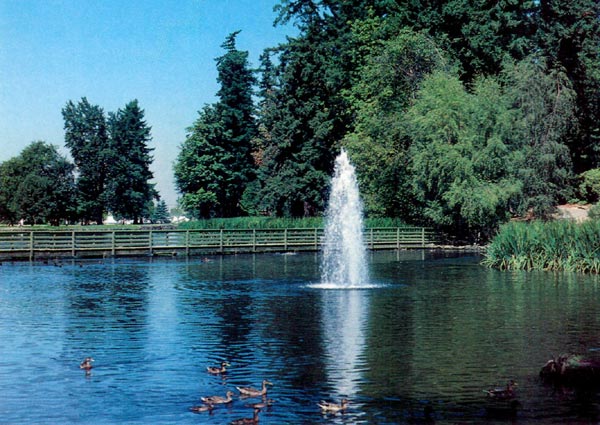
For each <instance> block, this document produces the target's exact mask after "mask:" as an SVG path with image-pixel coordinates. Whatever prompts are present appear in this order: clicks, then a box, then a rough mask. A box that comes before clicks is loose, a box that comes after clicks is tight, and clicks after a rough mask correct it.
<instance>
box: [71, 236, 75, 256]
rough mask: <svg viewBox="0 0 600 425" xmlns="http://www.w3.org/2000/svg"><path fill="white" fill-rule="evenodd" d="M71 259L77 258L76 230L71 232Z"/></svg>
mask: <svg viewBox="0 0 600 425" xmlns="http://www.w3.org/2000/svg"><path fill="white" fill-rule="evenodd" d="M71 257H75V230H73V231H72V232H71Z"/></svg>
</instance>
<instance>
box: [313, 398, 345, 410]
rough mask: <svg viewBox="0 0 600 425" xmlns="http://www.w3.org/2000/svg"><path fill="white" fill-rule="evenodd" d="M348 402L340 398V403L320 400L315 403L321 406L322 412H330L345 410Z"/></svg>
mask: <svg viewBox="0 0 600 425" xmlns="http://www.w3.org/2000/svg"><path fill="white" fill-rule="evenodd" d="M348 404H350V402H349V401H348V400H347V399H345V398H343V399H342V401H341V403H340V404H337V403H332V402H330V401H320V402H319V403H317V405H318V406H319V407H320V408H321V410H322V411H323V412H331V413H335V412H341V411H344V410H346V409H347V408H348Z"/></svg>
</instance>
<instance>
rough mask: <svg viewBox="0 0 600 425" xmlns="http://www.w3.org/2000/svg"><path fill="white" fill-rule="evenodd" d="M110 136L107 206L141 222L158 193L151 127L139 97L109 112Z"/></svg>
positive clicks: (122, 215)
mask: <svg viewBox="0 0 600 425" xmlns="http://www.w3.org/2000/svg"><path fill="white" fill-rule="evenodd" d="M108 129H109V136H110V145H111V149H110V154H111V155H112V156H113V157H112V161H111V163H110V168H109V173H108V181H107V196H106V197H107V201H108V204H107V206H108V208H109V209H110V210H111V211H112V212H113V213H114V214H115V215H117V216H120V217H124V218H128V219H133V221H134V223H136V224H137V223H139V222H140V220H141V218H142V215H143V213H144V210H145V208H146V204H147V203H148V202H149V201H151V200H152V199H153V198H156V197H157V196H158V193H157V192H156V190H155V188H154V184H152V183H150V182H149V180H150V179H152V177H153V175H152V172H151V171H150V165H151V164H152V159H153V158H152V156H151V152H152V150H153V149H152V148H149V147H148V143H149V142H150V141H151V140H152V138H151V135H150V127H149V126H148V125H147V123H146V121H144V111H143V110H142V109H141V108H140V107H139V104H138V101H137V100H133V101H131V102H129V103H128V104H127V105H126V106H125V108H124V109H120V110H118V111H117V112H116V113H110V114H109V117H108Z"/></svg>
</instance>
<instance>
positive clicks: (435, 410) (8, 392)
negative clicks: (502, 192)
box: [0, 251, 600, 424]
mask: <svg viewBox="0 0 600 425" xmlns="http://www.w3.org/2000/svg"><path fill="white" fill-rule="evenodd" d="M208 260H210V261H203V259H200V258H192V259H189V260H184V259H164V260H160V259H159V260H157V259H139V260H105V261H104V262H98V261H82V262H71V261H69V262H63V263H61V264H57V265H53V264H52V263H50V264H41V263H34V264H29V263H21V264H10V263H4V264H3V265H2V266H1V267H0V423H52V424H55V423H176V422H177V423H208V424H225V423H229V422H231V421H232V420H234V419H238V418H243V417H248V418H249V417H252V409H251V408H249V407H247V404H248V403H251V402H256V401H260V399H250V400H243V399H240V398H239V397H238V395H237V390H235V387H236V386H247V385H250V386H254V387H258V386H260V383H261V382H262V380H263V379H268V380H269V381H271V382H273V384H274V385H273V386H272V387H270V388H269V392H268V398H269V399H273V400H274V403H273V405H272V406H271V407H269V408H268V409H263V410H262V411H261V412H260V414H259V416H260V423H265V424H286V423H300V424H319V423H322V424H329V423H340V424H355V423H365V424H396V423H425V422H426V420H427V418H426V416H425V413H424V412H425V411H426V410H429V411H430V412H432V413H431V415H430V416H431V418H432V419H434V420H435V421H436V422H437V423H449V424H450V423H452V424H454V423H482V422H494V421H496V422H498V423H504V422H505V421H506V419H505V418H504V416H505V412H502V411H500V412H496V411H494V410H491V409H490V408H489V402H488V401H487V400H486V397H485V394H484V392H483V390H485V389H486V388H489V387H491V386H499V385H504V383H505V382H506V381H507V380H508V379H514V380H516V381H517V382H518V384H519V387H518V399H519V403H520V405H519V408H518V411H517V412H516V415H517V416H516V417H517V421H518V422H519V423H565V422H570V423H596V422H597V420H598V418H599V417H600V414H599V413H598V412H599V411H600V410H599V409H600V407H599V406H600V404H599V403H598V402H599V399H598V394H597V393H595V392H592V393H586V394H584V395H582V394H580V393H578V392H575V391H568V390H561V391H557V390H556V389H554V388H549V387H547V386H544V385H543V384H542V383H541V382H540V381H539V378H538V372H539V369H540V368H541V366H542V365H543V364H544V363H545V362H546V360H548V359H549V358H551V357H553V356H556V355H558V354H560V353H563V352H573V351H574V352H579V353H593V352H595V351H597V350H598V349H599V348H600V314H598V313H599V306H600V304H599V302H600V298H599V295H600V286H599V283H598V279H597V278H595V277H589V276H582V275H575V274H549V273H501V272H498V271H494V270H488V269H485V268H483V267H480V266H479V265H478V260H479V258H478V257H474V256H469V255H462V256H461V255H457V254H444V255H441V254H435V253H427V252H420V251H418V252H400V253H398V252H394V251H390V252H379V253H375V254H370V258H369V261H370V274H371V281H372V282H373V283H376V284H377V285H378V287H377V288H371V289H362V290H325V289H318V288H313V287H311V286H310V285H311V284H315V283H318V282H319V263H320V258H319V256H318V255H316V254H298V255H275V254H273V255H244V256H227V257H210V258H209V259H208ZM86 356H92V357H93V358H94V359H95V362H94V369H93V370H92V373H91V374H90V375H86V373H85V372H84V371H83V370H81V369H79V363H80V362H81V360H82V359H83V358H84V357H86ZM222 360H227V361H229V363H230V364H231V366H230V367H229V368H228V372H227V374H226V376H224V377H219V376H212V375H209V374H208V373H207V372H206V366H208V365H217V364H219V363H220V362H221V361H222ZM228 390H233V391H234V392H235V393H236V396H235V397H234V401H233V402H232V403H231V404H230V405H228V406H217V407H216V408H215V409H214V410H213V412H212V413H201V414H196V413H192V412H190V411H189V408H190V407H191V406H194V405H199V404H200V400H199V399H200V397H201V396H207V395H223V396H224V395H225V393H226V391H228ZM342 397H347V398H348V399H349V400H350V402H351V405H350V408H349V409H348V410H347V411H346V412H345V413H344V414H336V415H331V414H327V415H323V414H321V412H320V411H319V408H318V407H317V402H318V401H319V400H321V399H326V400H332V401H339V400H340V399H341V398H342Z"/></svg>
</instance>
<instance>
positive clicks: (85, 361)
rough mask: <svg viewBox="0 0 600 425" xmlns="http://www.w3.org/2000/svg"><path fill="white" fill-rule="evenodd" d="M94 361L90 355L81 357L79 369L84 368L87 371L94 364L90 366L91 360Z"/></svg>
mask: <svg viewBox="0 0 600 425" xmlns="http://www.w3.org/2000/svg"><path fill="white" fill-rule="evenodd" d="M93 361H94V359H93V358H91V357H86V358H85V359H83V361H82V362H81V363H80V364H79V369H84V370H85V371H86V372H87V373H89V372H90V371H91V370H92V368H93V367H94V366H92V362H93Z"/></svg>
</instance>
